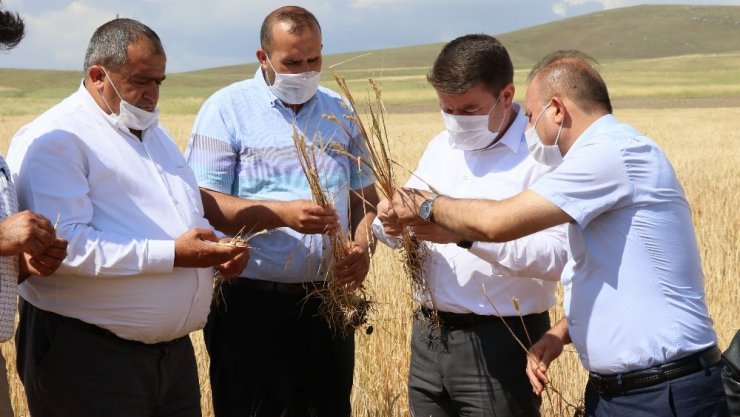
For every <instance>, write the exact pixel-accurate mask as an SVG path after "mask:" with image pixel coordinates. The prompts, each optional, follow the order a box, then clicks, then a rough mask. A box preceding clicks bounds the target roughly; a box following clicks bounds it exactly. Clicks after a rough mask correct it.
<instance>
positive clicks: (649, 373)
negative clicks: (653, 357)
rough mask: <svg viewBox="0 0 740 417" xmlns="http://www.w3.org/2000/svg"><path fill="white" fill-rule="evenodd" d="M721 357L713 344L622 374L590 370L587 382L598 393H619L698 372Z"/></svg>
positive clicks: (720, 353)
mask: <svg viewBox="0 0 740 417" xmlns="http://www.w3.org/2000/svg"><path fill="white" fill-rule="evenodd" d="M721 359H722V352H720V350H719V348H718V347H717V346H716V345H715V346H712V347H710V348H708V349H705V350H703V351H701V352H697V353H694V354H692V355H689V356H687V357H685V358H682V359H678V360H675V361H673V362H668V363H665V364H663V365H658V366H653V367H652V368H647V369H642V370H639V371H633V372H627V373H624V374H612V375H601V374H597V373H595V372H590V373H589V376H588V382H589V383H590V384H592V385H593V387H594V388H595V389H596V391H597V392H598V393H599V394H608V395H620V394H624V393H626V392H627V391H631V390H635V389H640V388H647V387H650V386H653V385H657V384H660V383H662V382H666V381H670V380H673V379H676V378H680V377H682V376H686V375H689V374H693V373H695V372H699V371H701V370H702V369H705V368H706V367H709V366H712V365H714V364H716V363H717V362H719V361H720V360H721Z"/></svg>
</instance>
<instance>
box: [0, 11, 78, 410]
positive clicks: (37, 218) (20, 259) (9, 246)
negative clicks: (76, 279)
mask: <svg viewBox="0 0 740 417" xmlns="http://www.w3.org/2000/svg"><path fill="white" fill-rule="evenodd" d="M24 33H25V24H24V23H23V19H21V18H20V16H18V15H17V14H16V13H13V12H9V11H4V10H0V50H9V49H12V48H14V47H15V46H16V45H18V43H19V42H20V41H21V39H23V35H24ZM66 248H67V242H66V241H65V240H64V239H60V238H57V237H56V232H55V231H54V226H53V225H52V224H51V222H50V221H49V219H47V218H46V217H44V216H41V215H39V214H37V213H33V212H30V211H23V212H20V213H19V212H18V201H17V199H16V194H15V187H14V186H13V181H11V177H10V169H9V168H8V165H7V164H6V163H5V159H3V157H1V156H0V342H5V341H7V340H9V339H10V338H11V337H13V330H14V329H15V312H16V305H17V304H18V292H17V291H16V286H17V285H18V282H19V281H22V280H23V279H25V278H26V277H27V276H28V275H29V274H35V275H41V276H43V275H48V274H51V273H52V272H54V271H55V270H56V269H57V268H58V267H59V264H60V263H61V262H62V260H63V259H64V257H65V256H66V253H67V252H66ZM9 395H10V392H9V386H8V378H7V374H6V366H5V358H4V357H3V356H2V354H0V417H12V416H13V410H12V409H11V407H10V396H9Z"/></svg>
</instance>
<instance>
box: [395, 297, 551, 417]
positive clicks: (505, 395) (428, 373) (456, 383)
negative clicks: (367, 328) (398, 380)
mask: <svg viewBox="0 0 740 417" xmlns="http://www.w3.org/2000/svg"><path fill="white" fill-rule="evenodd" d="M505 320H506V322H507V323H508V324H509V326H510V327H511V328H512V330H513V331H514V333H515V334H516V336H517V337H518V338H519V339H520V340H521V341H522V342H523V343H524V345H525V346H529V340H528V338H527V335H526V333H525V331H524V327H523V326H522V321H521V319H520V318H519V317H508V318H505ZM524 323H525V325H526V328H527V331H528V332H529V336H530V337H531V339H532V343H534V342H536V341H537V340H538V339H539V338H540V336H542V335H543V334H544V333H545V332H546V331H547V330H548V329H549V328H550V317H549V315H548V313H547V312H544V313H541V314H532V315H527V316H524ZM526 363H527V357H526V353H525V352H524V350H523V349H522V348H521V347H520V346H519V344H518V343H517V342H516V340H515V339H514V337H513V336H512V334H511V332H510V331H509V330H508V329H507V328H506V326H505V325H504V324H503V322H502V321H501V319H500V318H498V317H491V318H489V319H487V320H485V321H481V322H475V323H470V324H466V325H445V324H444V323H443V324H442V325H441V327H437V325H436V324H434V323H432V322H431V321H430V320H429V319H428V318H426V317H423V316H422V317H417V318H415V319H414V323H413V329H412V335H411V367H410V370H409V406H410V408H411V411H412V414H413V415H414V416H420V417H421V416H423V417H429V416H432V417H457V416H469V417H483V416H496V417H532V416H539V415H540V412H539V409H540V405H541V399H540V397H538V396H536V395H535V394H534V393H533V392H532V386H531V385H530V383H529V379H528V378H527V375H526V371H525V366H526Z"/></svg>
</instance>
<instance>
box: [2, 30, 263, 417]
mask: <svg viewBox="0 0 740 417" xmlns="http://www.w3.org/2000/svg"><path fill="white" fill-rule="evenodd" d="M165 64H166V56H165V53H164V49H163V48H162V44H161V42H160V39H159V37H158V36H157V34H156V33H154V31H152V30H151V29H150V28H148V27H147V26H145V25H143V24H141V23H139V22H137V21H135V20H131V19H115V20H112V21H110V22H107V23H105V24H103V25H102V26H100V27H99V28H98V29H97V30H96V31H95V33H94V34H93V36H92V39H91V40H90V44H89V46H88V49H87V53H86V56H85V65H84V68H85V71H84V79H83V81H82V83H81V85H80V88H79V90H78V91H77V92H76V93H74V94H72V95H71V96H70V97H68V98H67V99H65V100H64V101H62V102H61V103H60V104H58V105H56V106H54V107H53V108H52V109H51V110H49V111H47V112H46V113H44V114H43V115H41V116H39V117H38V118H37V119H36V120H34V121H33V122H31V123H30V124H29V125H27V126H25V127H23V128H21V130H20V131H19V132H18V133H17V134H16V135H15V137H14V138H13V140H12V143H11V145H10V151H9V154H8V161H9V165H10V166H11V169H12V171H13V175H14V176H15V178H16V183H17V185H18V197H19V202H20V205H21V207H24V208H28V209H32V210H38V211H40V212H41V213H42V214H45V215H46V216H48V217H58V218H59V224H58V228H57V231H58V233H59V234H60V235H61V236H62V237H64V238H65V239H67V240H68V241H69V242H70V243H69V250H68V256H67V258H66V259H65V260H64V262H63V264H62V266H61V267H60V268H59V270H58V271H57V272H56V273H54V274H51V275H50V276H48V277H45V278H43V279H40V278H36V277H32V278H30V279H28V280H26V281H25V282H24V283H23V284H22V285H21V286H19V290H18V292H19V293H20V295H21V297H22V299H23V300H22V301H21V307H20V310H21V319H20V324H19V329H18V335H17V338H16V344H17V351H18V372H19V374H20V377H21V380H22V381H23V385H24V386H25V388H26V394H27V396H28V405H29V409H30V411H31V414H32V415H33V416H34V417H46V416H54V417H65V416H67V417H80V416H114V415H121V416H134V417H151V416H183V417H185V416H188V417H190V416H200V415H201V411H200V387H199V384H198V375H197V369H196V363H195V355H194V353H193V347H192V344H191V342H190V339H189V337H188V334H189V333H190V332H192V331H194V330H197V329H200V328H201V327H203V325H204V324H205V322H206V318H207V315H208V310H209V306H210V303H211V299H212V296H213V269H212V267H216V268H217V269H218V270H219V271H220V272H221V273H222V274H223V275H224V276H232V275H234V274H235V273H237V272H239V271H241V270H242V269H243V268H244V266H245V264H246V261H247V257H248V256H247V250H246V247H245V246H237V245H231V244H219V243H220V241H219V238H218V237H217V236H216V235H215V233H214V230H213V228H212V227H211V226H210V224H209V223H208V221H206V220H205V218H204V217H203V207H202V204H201V200H200V194H199V191H198V186H197V184H196V182H195V177H194V176H193V173H192V172H191V171H190V169H189V168H188V166H187V163H186V162H185V160H184V159H183V157H182V154H181V153H180V150H179V149H178V148H177V146H176V145H175V144H174V142H173V141H172V139H171V138H170V136H169V134H168V133H167V132H166V131H165V130H164V128H162V127H161V126H160V125H159V123H158V122H157V116H158V110H157V108H156V106H157V102H158V99H159V88H160V84H161V83H162V81H164V79H165ZM224 243H225V242H224Z"/></svg>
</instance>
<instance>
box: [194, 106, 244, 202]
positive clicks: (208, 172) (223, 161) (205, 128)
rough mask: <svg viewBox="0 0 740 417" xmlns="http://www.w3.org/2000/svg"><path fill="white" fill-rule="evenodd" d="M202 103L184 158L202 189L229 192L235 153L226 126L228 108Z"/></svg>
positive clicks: (235, 166) (231, 134)
mask: <svg viewBox="0 0 740 417" xmlns="http://www.w3.org/2000/svg"><path fill="white" fill-rule="evenodd" d="M214 101H215V100H214V99H213V98H211V99H209V100H208V101H206V102H205V104H204V105H203V107H202V108H201V109H200V111H199V112H198V116H197V118H196V119H195V124H194V126H193V131H192V133H191V135H190V140H189V141H188V145H187V148H186V150H185V159H186V160H187V161H188V164H189V165H190V168H191V169H192V170H193V172H194V173H195V178H196V179H197V181H198V184H199V185H200V186H201V187H203V188H208V189H210V190H214V191H218V192H220V193H224V194H231V193H232V191H234V188H235V182H236V180H237V171H236V170H237V160H238V159H237V158H238V153H237V151H236V150H235V147H234V134H233V132H232V131H231V129H230V127H229V126H230V123H229V122H228V120H230V115H229V114H224V111H228V108H226V109H225V108H224V106H219V105H216V104H214Z"/></svg>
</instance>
